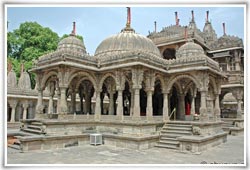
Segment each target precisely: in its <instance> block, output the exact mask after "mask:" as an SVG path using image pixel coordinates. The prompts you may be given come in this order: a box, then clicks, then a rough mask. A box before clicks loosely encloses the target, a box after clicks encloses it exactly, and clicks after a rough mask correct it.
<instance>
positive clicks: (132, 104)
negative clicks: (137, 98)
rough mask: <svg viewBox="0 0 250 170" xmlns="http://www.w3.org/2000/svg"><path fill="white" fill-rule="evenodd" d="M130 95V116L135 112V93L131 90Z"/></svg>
mask: <svg viewBox="0 0 250 170" xmlns="http://www.w3.org/2000/svg"><path fill="white" fill-rule="evenodd" d="M130 94H131V99H130V100H131V101H130V111H129V113H130V116H131V115H133V110H134V91H133V90H130Z"/></svg>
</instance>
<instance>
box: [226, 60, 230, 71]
mask: <svg viewBox="0 0 250 170" xmlns="http://www.w3.org/2000/svg"><path fill="white" fill-rule="evenodd" d="M229 60H230V59H229V58H228V57H226V64H227V71H230V63H229Z"/></svg>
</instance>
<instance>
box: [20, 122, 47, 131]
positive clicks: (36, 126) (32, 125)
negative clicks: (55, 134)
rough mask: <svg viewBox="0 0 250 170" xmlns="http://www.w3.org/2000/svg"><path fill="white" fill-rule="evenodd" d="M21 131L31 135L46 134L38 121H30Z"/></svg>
mask: <svg viewBox="0 0 250 170" xmlns="http://www.w3.org/2000/svg"><path fill="white" fill-rule="evenodd" d="M21 130H22V131H24V132H27V133H32V134H46V132H45V130H44V126H43V123H42V122H39V121H31V122H29V123H28V124H27V125H26V126H25V127H24V128H21Z"/></svg>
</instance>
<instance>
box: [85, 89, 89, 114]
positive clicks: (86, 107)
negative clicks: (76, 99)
mask: <svg viewBox="0 0 250 170" xmlns="http://www.w3.org/2000/svg"><path fill="white" fill-rule="evenodd" d="M84 99H85V103H84V112H85V113H88V114H90V107H91V97H90V93H89V92H88V91H86V92H85V98H84Z"/></svg>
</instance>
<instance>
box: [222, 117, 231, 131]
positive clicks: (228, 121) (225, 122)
mask: <svg viewBox="0 0 250 170" xmlns="http://www.w3.org/2000/svg"><path fill="white" fill-rule="evenodd" d="M222 121H223V124H222V129H223V131H224V132H227V133H229V132H230V128H232V127H234V121H233V119H226V118H225V119H222Z"/></svg>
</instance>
